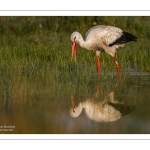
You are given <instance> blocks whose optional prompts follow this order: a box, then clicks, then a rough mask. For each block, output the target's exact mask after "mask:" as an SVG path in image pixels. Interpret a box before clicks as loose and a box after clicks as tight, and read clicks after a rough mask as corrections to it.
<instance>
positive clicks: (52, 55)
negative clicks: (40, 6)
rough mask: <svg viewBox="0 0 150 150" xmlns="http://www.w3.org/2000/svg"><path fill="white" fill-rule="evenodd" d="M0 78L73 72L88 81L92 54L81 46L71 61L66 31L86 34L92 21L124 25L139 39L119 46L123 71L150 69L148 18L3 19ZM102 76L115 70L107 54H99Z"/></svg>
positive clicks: (92, 67)
mask: <svg viewBox="0 0 150 150" xmlns="http://www.w3.org/2000/svg"><path fill="white" fill-rule="evenodd" d="M0 21H1V22H0V34H1V39H0V77H1V78H2V79H5V80H7V78H8V77H9V76H10V78H13V79H14V78H16V74H17V75H18V78H19V76H22V77H24V78H29V79H30V78H33V77H35V78H39V79H40V78H41V77H42V76H43V77H44V75H46V74H47V76H48V75H50V76H52V75H53V76H54V77H53V78H55V77H61V78H66V79H67V78H68V77H70V78H71V76H74V75H76V76H77V77H78V78H79V79H84V80H88V79H90V78H91V77H92V76H97V74H96V58H95V53H94V52H92V51H86V50H84V49H82V48H80V47H79V49H78V54H77V63H76V64H75V63H74V62H71V60H70V56H71V41H70V34H71V33H72V32H73V31H74V30H78V31H79V32H81V33H82V34H83V36H84V34H85V32H86V30H88V29H89V28H90V27H92V26H93V24H109V25H116V26H118V27H120V28H123V29H124V30H125V31H128V32H131V33H133V34H134V35H136V36H137V37H138V42H137V43H134V42H131V43H127V44H126V45H125V47H124V48H123V49H120V50H118V52H117V60H118V62H119V64H120V66H121V69H122V70H125V71H130V70H133V69H134V70H139V71H146V72H149V71H150V67H149V66H150V61H149V57H150V51H149V31H150V28H149V23H150V21H149V17H98V16H95V17H94V16H93V17H1V18H0ZM101 66H102V68H101V75H105V74H107V73H110V72H115V71H116V70H115V64H114V62H113V59H112V58H111V56H109V55H107V54H106V53H102V54H101Z"/></svg>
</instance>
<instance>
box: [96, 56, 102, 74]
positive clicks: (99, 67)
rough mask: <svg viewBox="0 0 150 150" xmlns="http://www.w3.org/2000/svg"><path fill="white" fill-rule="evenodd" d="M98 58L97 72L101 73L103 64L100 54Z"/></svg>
mask: <svg viewBox="0 0 150 150" xmlns="http://www.w3.org/2000/svg"><path fill="white" fill-rule="evenodd" d="M96 58H97V73H98V74H100V70H101V64H100V56H96Z"/></svg>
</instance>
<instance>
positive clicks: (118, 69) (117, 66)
mask: <svg viewBox="0 0 150 150" xmlns="http://www.w3.org/2000/svg"><path fill="white" fill-rule="evenodd" d="M113 60H114V62H115V64H116V69H117V72H118V77H120V66H119V64H118V62H117V59H116V57H115V56H114V57H113Z"/></svg>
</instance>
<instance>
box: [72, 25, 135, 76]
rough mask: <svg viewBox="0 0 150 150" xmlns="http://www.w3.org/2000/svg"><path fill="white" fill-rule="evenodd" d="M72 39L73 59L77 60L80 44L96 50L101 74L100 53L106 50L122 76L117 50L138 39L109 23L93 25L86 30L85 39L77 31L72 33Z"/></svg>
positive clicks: (98, 69)
mask: <svg viewBox="0 0 150 150" xmlns="http://www.w3.org/2000/svg"><path fill="white" fill-rule="evenodd" d="M70 39H71V41H72V55H71V60H73V59H74V61H75V62H76V53H77V48H78V44H79V45H80V46H81V47H82V48H84V49H86V50H93V51H94V52H96V59H97V72H98V74H100V69H101V65H100V54H101V53H102V52H103V51H105V52H106V53H107V54H109V55H110V56H112V58H113V60H114V62H115V64H116V69H117V72H118V76H120V66H119V64H118V62H117V59H116V57H115V53H116V50H117V49H118V48H119V47H124V44H125V43H127V42H131V41H135V42H136V41H137V37H136V36H134V35H132V34H130V33H128V32H125V31H123V30H122V29H120V28H118V27H115V26H108V25H97V26H94V27H92V28H91V29H89V30H88V31H87V32H86V34H85V40H84V39H83V37H82V35H81V34H80V33H79V32H77V31H75V32H73V33H72V34H71V36H70Z"/></svg>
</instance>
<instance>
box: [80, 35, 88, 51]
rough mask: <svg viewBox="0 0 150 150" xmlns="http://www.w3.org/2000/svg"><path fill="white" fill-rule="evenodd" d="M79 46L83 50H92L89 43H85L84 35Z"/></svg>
mask: <svg viewBox="0 0 150 150" xmlns="http://www.w3.org/2000/svg"><path fill="white" fill-rule="evenodd" d="M79 45H80V46H81V47H82V48H85V49H87V50H90V49H89V43H88V42H86V41H84V39H83V37H82V35H80V38H79Z"/></svg>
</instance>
